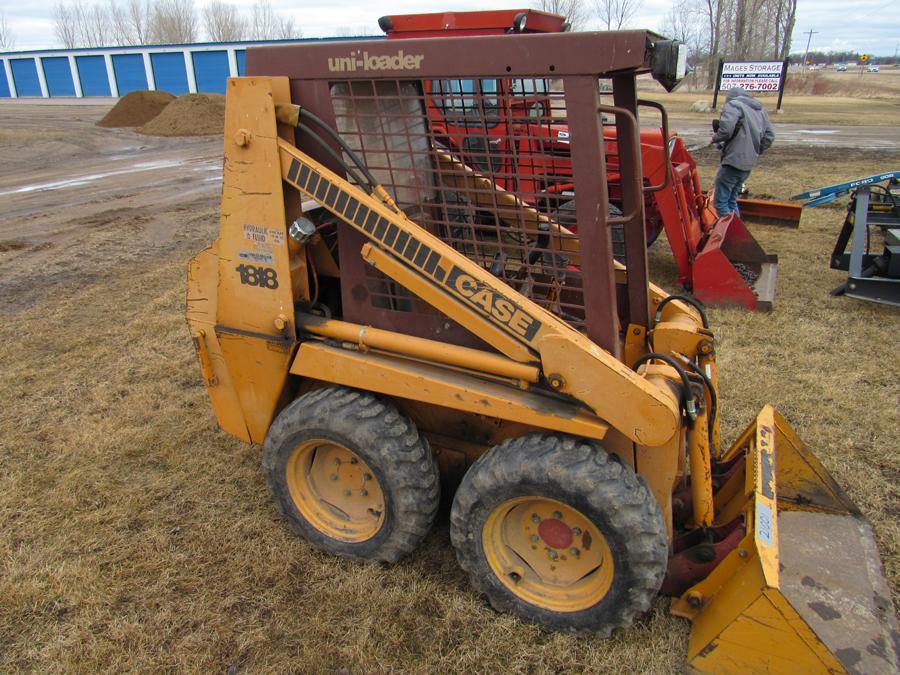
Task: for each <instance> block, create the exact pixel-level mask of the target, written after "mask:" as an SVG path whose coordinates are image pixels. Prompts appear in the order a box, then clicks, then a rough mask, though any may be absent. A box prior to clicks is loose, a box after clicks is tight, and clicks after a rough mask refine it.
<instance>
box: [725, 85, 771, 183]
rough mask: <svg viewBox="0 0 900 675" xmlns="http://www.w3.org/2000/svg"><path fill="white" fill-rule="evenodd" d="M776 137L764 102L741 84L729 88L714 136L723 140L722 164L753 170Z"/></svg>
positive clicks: (743, 169)
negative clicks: (742, 87)
mask: <svg viewBox="0 0 900 675" xmlns="http://www.w3.org/2000/svg"><path fill="white" fill-rule="evenodd" d="M774 140H775V131H774V130H773V129H772V123H771V122H770V121H769V116H768V115H767V114H766V111H765V109H764V108H763V106H762V103H760V102H759V101H758V100H756V99H755V98H753V97H752V96H750V95H749V94H748V93H747V92H746V91H744V90H743V89H741V88H740V87H735V88H733V89H729V90H728V95H727V96H726V98H725V107H724V108H722V116H721V117H720V118H719V130H718V131H717V132H716V135H715V137H714V138H713V141H714V142H716V143H721V144H723V146H722V164H727V165H728V166H733V167H734V168H735V169H741V170H742V171H750V169H752V168H753V167H754V166H756V162H757V161H758V160H759V156H760V155H761V154H762V153H763V152H765V150H766V149H768V147H769V146H770V145H772V141H774Z"/></svg>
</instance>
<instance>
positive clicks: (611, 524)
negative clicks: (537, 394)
mask: <svg viewBox="0 0 900 675" xmlns="http://www.w3.org/2000/svg"><path fill="white" fill-rule="evenodd" d="M523 496H537V497H546V498H550V499H555V500H557V501H560V502H563V503H564V504H566V505H568V506H570V507H572V508H575V509H577V510H579V511H580V512H581V513H582V514H583V515H584V516H586V517H587V518H588V519H590V520H591V521H592V522H593V523H594V525H595V526H596V527H597V528H598V529H599V530H600V531H601V532H602V533H603V535H604V536H605V538H606V541H607V544H608V546H609V548H610V551H611V552H612V555H613V562H614V576H613V580H612V585H611V587H610V589H609V591H608V592H607V593H606V595H605V596H604V597H603V598H602V599H601V600H599V601H598V602H597V603H596V604H595V605H593V606H592V607H589V608H587V609H584V610H581V611H577V612H557V611H551V610H548V609H546V608H541V607H538V606H537V605H534V604H531V603H528V602H525V601H523V600H522V599H520V598H519V597H517V596H516V595H514V594H513V593H512V591H510V590H509V589H508V588H507V587H506V586H505V585H504V584H503V583H502V582H501V581H500V580H499V579H498V578H497V576H496V574H495V573H494V571H493V570H492V569H491V567H490V565H489V564H488V562H487V559H486V557H485V553H484V546H483V541H482V531H483V528H484V525H485V522H486V520H487V518H488V516H489V515H490V514H491V513H492V512H493V511H494V509H496V508H497V507H498V506H499V505H500V504H502V503H503V502H505V501H507V500H509V499H514V498H516V497H523ZM450 538H451V540H452V542H453V546H454V547H455V548H456V555H457V559H458V560H459V564H460V565H461V566H462V568H463V569H464V570H466V572H468V574H469V578H470V580H471V583H472V585H473V586H474V587H475V588H476V589H477V590H478V591H480V592H481V593H482V594H484V595H485V596H487V598H488V600H489V601H490V603H491V605H492V606H493V607H494V608H495V609H497V610H498V611H502V612H511V613H514V614H516V615H518V616H519V617H521V618H522V619H525V620H526V621H529V622H532V623H536V624H539V625H540V626H543V627H544V628H548V629H551V630H562V631H569V632H587V631H591V632H595V633H599V634H600V635H602V636H604V637H606V636H608V635H609V634H610V633H611V631H612V630H613V629H614V628H624V627H626V626H629V625H630V624H631V623H632V621H633V620H634V617H635V615H637V614H639V613H643V612H645V611H647V610H648V609H649V608H650V604H651V602H652V600H653V598H654V597H655V596H656V594H657V593H658V592H659V589H660V586H661V585H662V581H663V577H664V575H665V571H666V563H667V560H668V542H667V538H666V527H665V524H664V523H663V519H662V513H661V511H660V508H659V504H658V503H657V502H656V499H655V498H654V497H653V494H652V493H651V492H650V490H649V489H648V488H647V486H646V484H645V483H644V480H643V479H642V478H641V477H640V476H637V475H636V474H635V473H634V471H632V469H631V468H630V467H629V466H627V465H625V464H623V463H622V462H621V461H619V460H618V458H616V457H612V456H610V455H608V454H607V453H606V451H604V450H603V449H602V448H601V447H600V446H599V445H598V444H596V443H595V442H593V441H587V440H584V439H577V438H573V437H570V436H564V435H560V434H550V435H548V434H541V433H536V434H529V435H527V436H522V437H519V438H514V439H510V440H508V441H505V442H504V443H501V444H500V445H498V446H496V447H494V448H492V449H491V450H490V451H488V452H487V453H485V454H484V455H482V457H480V458H479V460H478V461H477V462H476V463H475V464H473V465H472V467H471V468H470V469H469V471H468V473H467V474H466V476H465V478H464V479H463V482H462V484H461V485H460V487H459V489H458V490H457V492H456V497H455V499H454V500H453V508H452V510H451V514H450Z"/></svg>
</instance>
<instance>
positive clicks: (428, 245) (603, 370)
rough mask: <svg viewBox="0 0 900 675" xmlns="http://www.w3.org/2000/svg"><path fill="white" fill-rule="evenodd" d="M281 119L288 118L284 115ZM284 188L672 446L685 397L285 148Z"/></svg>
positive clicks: (378, 263)
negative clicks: (333, 217)
mask: <svg viewBox="0 0 900 675" xmlns="http://www.w3.org/2000/svg"><path fill="white" fill-rule="evenodd" d="M282 117H289V116H288V115H287V114H285V113H282ZM278 151H279V159H280V162H281V175H282V178H283V179H284V181H285V182H286V183H288V184H289V185H292V186H294V187H295V188H297V189H298V190H300V192H301V193H302V194H304V195H305V196H308V197H309V198H311V199H314V200H316V201H317V202H319V203H320V204H321V205H322V206H323V207H324V208H326V209H327V210H328V211H330V212H331V213H333V214H334V215H336V216H337V217H338V218H341V219H342V220H343V221H344V222H346V223H348V224H350V225H352V226H353V227H354V228H355V229H357V230H358V231H359V232H361V233H362V234H364V235H365V236H366V237H368V238H369V240H370V241H371V242H372V245H370V246H368V247H365V248H364V249H363V252H362V254H363V257H364V258H365V259H366V261H367V262H369V263H370V264H371V265H373V266H374V267H376V268H378V269H379V270H380V271H381V272H383V273H384V274H386V275H387V276H389V277H391V278H392V279H394V280H395V281H397V282H398V283H400V284H401V285H402V286H404V287H405V288H408V289H409V290H410V291H412V292H413V293H415V294H416V295H418V296H419V297H420V298H422V299H423V300H425V301H426V302H428V303H429V304H431V305H433V306H434V307H435V308H436V309H438V310H440V311H441V312H443V313H444V314H446V315H447V316H449V317H451V318H452V319H454V320H455V321H457V322H458V323H459V324H461V325H462V326H465V327H466V328H468V329H469V330H470V331H471V332H472V333H474V334H475V335H478V336H479V337H481V338H482V339H483V340H485V342H488V343H489V344H491V346H493V347H495V348H496V349H497V350H498V351H500V352H501V353H503V354H505V355H506V356H508V357H509V358H511V359H513V360H516V361H520V362H523V363H529V362H535V361H539V362H540V364H541V370H542V372H543V374H544V377H545V378H546V380H547V381H548V382H549V384H550V386H551V387H552V388H553V389H555V390H557V391H559V392H560V393H562V394H567V395H569V396H572V397H574V398H575V399H577V400H579V401H582V402H583V403H585V404H586V405H587V406H588V407H589V408H590V409H591V410H592V411H593V412H594V413H595V414H597V416H599V417H601V418H602V419H604V420H606V421H608V422H609V423H610V424H611V425H613V426H614V427H616V428H617V429H619V430H620V431H621V432H622V433H623V434H625V435H626V436H627V437H628V438H630V439H631V440H633V441H635V442H636V443H639V444H641V445H650V446H658V445H662V444H664V443H666V442H667V441H669V440H670V439H671V438H672V436H673V435H674V434H675V432H676V430H677V429H678V428H679V426H680V410H679V404H678V399H677V398H675V397H674V396H673V394H672V392H671V391H669V390H668V389H665V388H663V387H660V386H659V385H658V384H655V383H653V382H649V381H648V380H647V379H645V378H644V377H642V376H640V375H638V374H637V373H636V372H634V371H633V370H631V369H630V368H628V367H627V366H625V365H624V364H623V363H622V362H620V361H619V360H617V359H616V358H615V357H613V356H612V355H611V354H609V353H607V352H606V351H604V350H602V349H600V348H599V347H597V345H595V344H594V343H593V342H591V341H590V340H589V339H588V338H586V337H585V336H583V335H582V334H581V333H579V332H578V331H576V330H574V329H573V328H572V327H570V326H569V325H568V324H566V323H565V322H563V321H561V320H560V319H558V318H557V317H556V316H554V315H553V314H551V313H550V312H548V311H546V310H545V309H543V308H542V307H540V306H539V305H537V304H535V303H534V302H532V301H531V300H529V299H528V298H526V297H524V296H523V295H521V294H520V293H518V292H517V291H515V290H514V289H512V288H510V287H509V286H508V285H507V284H505V283H504V282H503V281H501V280H500V279H498V278H497V277H495V276H493V275H492V274H490V273H488V272H486V271H485V270H484V269H483V268H482V267H480V266H479V265H476V264H475V263H473V262H472V261H471V260H469V259H468V258H466V257H465V256H463V255H462V254H460V253H458V252H457V251H456V250H454V249H453V248H452V247H450V246H448V245H447V244H445V243H444V242H443V241H441V240H440V239H438V238H437V237H435V236H433V235H431V234H429V233H428V232H427V231H426V230H424V229H423V228H422V227H420V226H419V225H418V224H416V223H415V222H413V221H412V220H410V219H409V218H407V217H406V215H405V214H403V213H402V212H401V211H399V210H397V209H396V208H395V207H393V203H392V202H389V201H388V200H385V199H384V198H383V197H380V196H377V195H370V194H366V193H365V192H364V191H363V190H361V189H359V188H358V187H356V186H354V185H352V184H351V183H349V182H348V181H346V180H344V179H343V178H341V177H340V176H338V175H337V174H335V173H334V172H332V171H330V170H329V169H327V168H326V167H324V166H322V165H321V164H319V163H318V162H316V161H314V160H313V159H311V158H310V157H309V156H307V155H305V154H303V153H302V152H300V151H299V150H297V148H296V147H294V146H293V145H292V144H290V143H288V142H286V141H284V140H283V139H279V140H278Z"/></svg>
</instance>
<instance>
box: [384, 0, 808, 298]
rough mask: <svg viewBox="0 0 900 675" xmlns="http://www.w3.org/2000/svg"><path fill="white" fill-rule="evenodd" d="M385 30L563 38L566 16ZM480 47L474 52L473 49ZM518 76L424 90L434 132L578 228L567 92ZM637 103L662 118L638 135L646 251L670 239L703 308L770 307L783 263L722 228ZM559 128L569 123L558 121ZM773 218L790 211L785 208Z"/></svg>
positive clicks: (407, 20) (466, 19) (614, 166)
mask: <svg viewBox="0 0 900 675" xmlns="http://www.w3.org/2000/svg"><path fill="white" fill-rule="evenodd" d="M379 25H380V26H381V28H382V30H384V32H385V33H386V34H387V38H388V39H389V40H400V39H407V38H440V37H447V36H449V35H453V36H459V35H471V36H479V35H497V34H504V33H535V34H537V33H559V32H563V31H565V30H567V25H566V23H565V20H564V18H563V17H561V16H558V15H555V14H548V13H545V12H539V11H536V10H496V11H484V12H448V13H436V14H409V15H399V16H385V17H382V18H381V19H380V20H379ZM473 49H477V44H475V43H473ZM682 53H683V52H682ZM514 75H515V74H511V75H510V77H509V79H497V80H495V79H490V80H474V79H456V80H442V79H434V80H427V81H426V82H425V89H426V91H425V99H426V105H427V107H428V115H429V119H430V121H431V124H432V129H433V131H434V134H435V136H436V137H437V138H439V139H441V142H442V143H445V144H446V145H447V148H448V150H449V151H451V152H452V153H453V154H455V155H456V156H457V157H458V158H459V159H460V160H461V161H462V162H464V163H465V164H466V165H468V166H469V167H471V168H472V169H473V170H475V171H477V172H479V173H481V174H483V175H485V176H487V177H489V178H490V179H491V180H492V181H493V182H494V183H495V184H496V185H498V186H499V187H501V188H503V189H504V190H508V191H510V192H513V193H515V194H516V195H517V196H518V197H519V198H520V199H522V200H523V201H525V202H527V203H529V204H531V205H532V206H534V207H535V208H537V209H539V210H541V211H542V212H544V213H546V214H548V215H551V216H553V217H555V219H556V220H557V221H558V222H559V223H560V224H561V225H564V226H567V227H569V228H570V229H573V230H575V229H577V226H576V225H575V219H574V212H575V211H574V206H575V193H574V186H573V184H572V174H573V171H572V165H571V159H570V152H569V147H570V143H571V142H572V141H573V139H572V138H571V137H570V133H569V128H568V126H567V125H566V124H565V123H562V122H564V118H565V110H564V109H563V110H561V111H559V112H560V114H555V111H556V110H557V107H558V106H564V103H563V101H564V95H563V92H562V91H561V89H560V87H561V84H560V83H559V82H558V81H556V80H552V79H534V78H529V77H527V76H526V77H521V76H519V77H516V76H514ZM525 75H527V74H525ZM598 93H600V94H602V93H603V92H598ZM639 104H640V105H642V106H644V107H649V108H653V109H655V110H657V111H658V113H659V114H660V115H661V119H662V125H661V127H660V128H644V129H641V130H640V145H641V160H642V161H641V163H642V167H643V181H644V193H645V213H646V219H645V229H646V238H647V243H648V245H649V244H652V243H653V242H654V241H655V240H656V238H657V237H658V236H659V233H660V232H661V231H662V230H663V229H665V230H666V234H667V237H668V239H669V243H670V246H671V247H672V252H673V254H674V256H675V261H676V263H677V265H678V271H679V275H678V283H680V284H681V285H683V286H684V287H686V288H687V289H689V290H690V291H692V292H693V294H694V295H695V296H696V297H697V298H698V299H700V300H702V301H704V302H707V303H709V304H738V305H742V306H744V307H747V308H748V309H769V308H771V305H772V301H773V299H774V295H775V277H776V269H777V257H776V256H773V255H768V254H766V253H765V252H764V251H763V250H762V248H761V247H760V246H759V244H758V243H757V242H756V240H755V239H754V238H753V236H752V235H751V234H750V233H749V231H748V230H747V228H746V226H745V225H744V223H743V222H742V221H741V219H740V218H739V217H738V216H737V215H729V216H725V217H724V218H719V217H718V216H717V215H716V214H715V212H714V210H713V209H712V206H711V202H710V200H709V198H708V196H707V195H706V194H705V193H704V191H703V189H702V188H701V184H700V178H699V175H698V173H697V167H696V163H695V162H694V159H693V158H692V157H691V155H690V153H689V152H688V150H687V148H686V147H685V145H684V142H683V141H682V139H681V138H680V137H679V136H678V135H677V134H675V133H669V131H668V123H667V117H666V114H665V110H664V109H663V107H662V106H660V105H658V104H656V103H654V102H652V101H639ZM554 118H562V119H559V122H560V123H557V122H556V121H555V119H554ZM604 121H605V120H604ZM603 138H604V141H605V146H606V147H605V153H604V154H605V159H606V161H605V165H606V167H605V169H606V172H607V181H608V184H609V186H610V195H609V197H610V215H621V211H620V208H619V207H620V205H621V188H620V184H619V168H620V166H619V154H618V144H617V141H616V128H615V126H614V125H610V126H605V125H604V128H603ZM598 169H600V167H598ZM548 176H551V177H552V180H551V181H548V179H547V178H548ZM463 206H464V205H460V212H462V211H463V210H464V209H463ZM742 206H744V207H747V208H750V207H751V206H757V207H758V206H759V205H758V203H750V202H747V203H744V204H742ZM788 206H789V207H790V208H791V209H792V210H793V212H792V213H791V214H789V219H793V220H795V221H799V210H798V209H796V207H794V206H793V205H788ZM778 208H779V209H781V210H782V211H783V207H782V205H778ZM767 215H768V214H767ZM611 236H612V240H613V247H614V250H615V252H616V254H617V257H623V256H624V238H623V234H622V226H621V225H613V226H612V232H611Z"/></svg>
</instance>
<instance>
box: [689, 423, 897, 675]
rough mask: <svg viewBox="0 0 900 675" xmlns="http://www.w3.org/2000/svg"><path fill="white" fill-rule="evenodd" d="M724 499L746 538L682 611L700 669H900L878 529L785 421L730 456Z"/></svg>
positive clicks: (764, 427)
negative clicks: (733, 467) (738, 465)
mask: <svg viewBox="0 0 900 675" xmlns="http://www.w3.org/2000/svg"><path fill="white" fill-rule="evenodd" d="M742 454H744V455H745V459H744V461H743V467H742V470H740V471H737V472H735V473H734V474H733V475H732V476H731V477H730V478H729V479H728V481H727V482H726V483H725V484H724V485H722V486H720V488H719V490H718V493H717V494H716V513H717V517H721V518H732V517H734V515H735V514H740V513H743V514H744V523H745V532H746V534H745V536H744V537H743V539H742V541H741V543H740V544H739V545H738V546H737V548H735V549H734V550H733V551H731V552H730V553H729V554H728V556H727V557H726V558H725V559H724V560H723V561H722V562H721V563H720V564H719V565H718V566H717V567H716V568H715V569H714V570H713V571H712V573H711V574H710V575H709V576H708V577H707V578H706V579H704V580H703V581H701V582H700V583H698V584H696V585H695V586H693V587H692V588H691V589H689V590H688V591H687V592H686V593H684V594H683V595H682V596H681V597H680V598H679V599H677V600H676V601H675V602H674V603H673V606H672V612H673V613H674V614H677V615H679V616H684V617H686V618H689V619H691V620H692V622H693V629H692V631H691V640H690V647H689V651H688V659H689V663H690V665H691V667H692V668H693V669H695V670H696V671H700V672H715V673H748V672H770V673H798V672H803V673H817V672H821V673H843V672H848V673H876V672H877V673H897V672H900V666H898V663H900V656H898V654H900V647H898V632H897V620H896V617H895V616H894V612H893V607H892V605H891V599H890V592H889V589H888V587H887V583H886V582H885V579H884V576H883V573H882V566H881V560H880V558H879V556H878V551H877V549H876V546H875V540H874V537H873V534H872V529H871V526H870V525H869V523H868V521H867V520H866V519H865V518H864V517H863V516H862V515H861V514H860V513H859V511H858V509H857V508H856V507H855V506H854V505H853V503H852V502H851V501H850V500H849V498H848V497H847V495H845V494H844V492H843V491H842V490H841V489H840V487H839V486H838V485H837V484H836V483H835V481H834V480H833V479H832V478H831V476H830V475H829V474H828V472H827V471H826V470H825V468H824V467H823V466H822V464H821V463H820V462H819V461H818V460H817V459H816V457H815V456H814V455H813V454H812V453H811V452H810V451H809V450H808V449H807V448H806V446H805V445H804V444H803V442H802V441H800V439H799V438H798V437H797V435H796V434H795V433H794V431H793V430H792V429H791V428H790V426H789V425H788V424H787V422H786V421H785V420H784V418H783V417H782V416H781V415H779V414H778V413H777V412H775V410H774V409H773V408H772V407H771V406H766V407H765V408H763V410H762V411H761V412H760V414H759V415H758V416H757V418H756V421H755V422H754V423H753V424H752V425H751V426H750V427H749V428H748V429H747V430H746V431H745V432H744V434H743V435H742V436H741V437H740V438H739V439H738V440H737V442H736V443H735V444H734V445H733V446H732V448H731V449H730V450H729V451H728V453H727V454H726V455H725V457H723V460H726V461H727V460H728V459H729V458H733V457H735V456H740V455H742Z"/></svg>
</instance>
